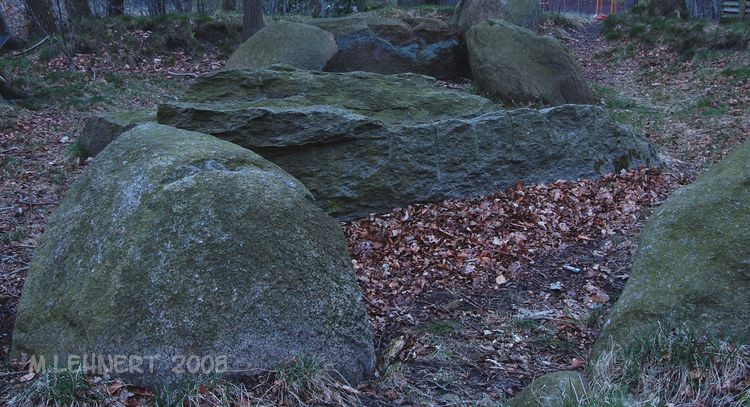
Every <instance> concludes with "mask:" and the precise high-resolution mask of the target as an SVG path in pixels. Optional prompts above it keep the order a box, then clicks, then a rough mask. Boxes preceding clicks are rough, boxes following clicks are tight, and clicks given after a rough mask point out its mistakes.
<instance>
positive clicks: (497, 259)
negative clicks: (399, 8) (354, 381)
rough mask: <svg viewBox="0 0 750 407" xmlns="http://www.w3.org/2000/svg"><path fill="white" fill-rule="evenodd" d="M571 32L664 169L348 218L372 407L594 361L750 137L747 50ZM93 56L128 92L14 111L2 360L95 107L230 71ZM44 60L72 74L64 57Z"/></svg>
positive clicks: (492, 390) (1, 204) (495, 396)
mask: <svg viewBox="0 0 750 407" xmlns="http://www.w3.org/2000/svg"><path fill="white" fill-rule="evenodd" d="M556 33H557V35H559V36H561V37H562V41H563V42H564V43H565V44H566V45H567V46H568V47H569V48H570V49H571V50H572V51H573V52H574V53H575V54H576V56H577V57H578V59H579V60H580V61H581V66H582V68H583V69H584V71H585V73H586V75H587V77H588V78H589V79H590V80H591V82H592V83H593V84H594V87H595V91H596V93H597V95H598V96H599V97H600V98H601V104H602V106H603V107H605V108H606V109H607V110H608V111H609V112H610V113H611V114H612V116H613V117H614V118H615V119H616V120H618V121H620V122H622V123H624V124H628V125H631V126H633V127H634V128H635V129H637V131H639V132H641V133H642V134H644V135H645V136H646V137H648V138H649V139H650V140H651V141H652V142H653V143H654V144H655V145H657V147H658V148H659V151H660V153H661V156H662V158H663V160H664V162H665V164H666V165H665V167H664V168H662V169H660V170H648V169H642V170H636V171H631V172H629V173H622V174H613V175H610V176H607V177H605V178H603V179H601V180H586V181H560V182H556V183H550V184H548V185H542V186H538V185H532V186H523V185H519V186H518V187H517V188H515V189H512V190H509V191H498V192H497V193H496V194H491V195H488V196H485V197H480V198H475V199H467V200H452V201H446V202H441V203H434V204H427V205H414V206H410V207H408V208H403V209H398V210H395V211H393V212H391V213H389V214H383V215H373V216H370V217H367V218H363V219H358V220H354V221H351V222H346V223H342V227H343V228H344V230H345V232H346V236H347V239H348V243H349V247H350V250H351V252H352V257H353V259H354V264H355V270H356V272H357V276H358V279H359V282H360V285H361V287H362V290H363V292H364V293H365V297H366V299H367V303H368V309H369V311H370V316H371V319H372V323H373V326H374V327H375V330H376V347H377V350H378V355H379V361H378V367H379V377H378V379H377V380H376V381H374V382H372V383H368V384H365V385H363V386H361V387H360V388H359V389H358V390H359V392H360V393H359V394H360V397H361V400H362V402H363V403H365V404H372V405H425V404H445V405H450V404H462V405H478V404H482V403H486V404H492V403H497V402H499V401H502V400H505V399H506V398H507V397H510V396H512V395H514V394H515V393H517V392H518V391H519V390H520V389H521V388H523V387H524V386H525V385H526V384H528V383H529V382H530V381H531V380H532V379H533V378H535V377H538V376H540V375H542V374H544V373H546V372H550V371H556V370H571V369H572V370H583V368H584V367H585V364H586V358H587V353H588V351H589V349H590V347H591V345H592V342H593V340H594V339H595V338H596V335H597V329H598V327H599V323H600V320H601V317H602V315H603V314H604V313H605V312H606V310H607V308H608V307H609V306H610V305H611V304H612V303H613V301H615V300H616V299H617V296H618V295H619V293H620V292H621V290H622V289H623V287H624V285H625V284H626V282H627V278H628V276H629V274H630V272H631V270H630V267H631V259H632V255H633V253H634V251H635V249H636V246H637V243H636V236H637V233H638V231H639V229H640V227H641V226H642V225H643V223H644V222H645V220H646V219H647V217H648V215H649V214H650V213H651V211H652V210H653V208H654V207H655V206H656V205H658V204H659V203H660V202H662V201H663V200H664V199H665V198H666V197H667V196H668V194H669V193H670V192H671V191H673V190H674V189H675V188H677V187H678V186H679V185H680V184H684V183H687V182H689V181H690V180H691V179H693V178H694V177H695V176H696V175H697V174H699V173H700V172H701V171H702V170H704V169H705V168H706V167H707V166H708V165H710V164H711V163H712V162H715V161H716V160H718V159H720V158H721V157H723V156H724V155H725V154H726V153H727V152H728V151H730V150H731V148H732V147H733V146H734V145H736V144H737V143H739V142H741V141H742V140H744V139H746V138H747V137H748V136H750V121H749V120H748V114H750V109H749V107H750V106H748V105H749V104H750V100H749V96H748V95H750V92H748V91H749V90H750V84H749V83H748V80H747V79H745V80H744V81H742V80H737V79H736V78H733V77H731V76H726V75H723V74H722V72H725V71H726V70H727V69H728V68H729V67H733V66H747V65H748V51H747V50H742V51H722V52H717V53H713V54H711V55H704V56H703V57H702V58H703V59H700V58H698V59H695V58H694V59H693V60H681V59H680V57H679V56H677V55H676V54H675V53H674V52H673V51H670V50H669V48H667V47H666V46H651V47H645V48H644V47H642V46H640V45H639V44H636V43H632V42H628V41H618V42H613V43H609V42H606V41H604V39H603V38H602V36H601V33H600V26H599V25H586V26H583V27H581V28H577V29H567V30H564V31H560V30H558V31H556ZM28 58H31V59H32V62H36V60H34V58H36V57H35V56H29V57H28ZM77 58H78V59H76V61H74V62H73V64H74V66H75V67H76V69H78V70H79V73H81V74H82V75H88V77H89V79H90V80H92V81H94V82H96V83H95V84H94V85H92V89H93V90H92V92H94V91H95V90H97V89H100V88H101V87H104V86H109V83H107V81H109V82H114V83H118V82H117V81H120V82H119V85H117V86H115V90H117V91H118V94H117V96H113V97H112V99H111V100H108V101H106V103H88V104H84V105H85V106H86V110H84V109H81V108H80V107H77V106H75V105H73V106H66V107H59V106H41V107H37V108H35V109H33V110H30V109H26V108H23V107H15V106H0V171H1V172H0V173H1V174H2V182H0V252H1V253H2V259H0V355H4V354H6V352H7V350H8V346H9V344H10V339H11V333H12V326H13V320H14V315H15V308H16V305H17V303H18V300H19V298H20V295H21V291H22V287H23V280H24V277H25V275H26V273H27V271H28V269H29V263H30V261H31V256H32V253H33V249H34V247H35V244H36V241H37V239H38V238H39V236H40V234H41V233H42V232H43V230H44V225H45V220H46V219H47V216H48V215H49V214H50V212H51V211H52V210H54V208H55V206H56V205H57V203H58V202H59V201H60V199H61V198H62V197H63V196H64V194H65V191H66V189H67V187H68V185H70V183H71V182H72V181H74V180H75V178H76V177H77V175H79V174H80V172H81V171H82V170H83V168H84V167H85V165H86V162H85V161H82V160H79V159H78V158H77V157H75V155H74V154H71V146H72V145H74V144H73V141H74V140H75V138H76V132H77V131H78V129H79V128H80V123H81V119H82V118H83V117H84V116H85V114H86V112H87V110H97V109H106V110H118V109H122V108H128V109H130V108H132V107H133V106H143V107H154V106H155V105H156V104H157V103H158V102H160V101H161V100H166V99H167V98H172V97H174V94H175V93H178V92H179V89H180V88H182V87H184V86H186V84H187V83H189V81H190V78H189V77H185V76H176V75H171V74H169V73H168V72H170V71H173V70H177V69H178V68H179V71H180V72H196V73H200V72H203V71H209V70H212V69H215V68H216V67H217V66H219V65H220V62H218V57H216V56H215V55H213V56H212V55H209V56H201V57H189V56H185V57H183V58H181V59H179V61H177V62H176V63H175V65H174V66H172V67H171V68H170V67H164V66H161V65H160V63H159V62H158V61H160V60H161V59H160V58H161V56H159V55H156V56H153V57H150V58H148V60H143V61H135V62H136V63H135V66H133V64H129V65H127V66H125V65H116V64H115V65H113V64H110V63H108V62H106V61H105V59H96V58H91V57H87V56H85V55H83V56H78V57H77ZM45 64H46V68H47V69H48V70H50V71H52V72H58V71H61V72H62V71H66V70H68V69H70V68H69V66H70V61H65V60H64V58H62V57H58V58H52V59H51V60H49V61H47V62H46V63H45ZM92 66H93V67H97V66H100V67H101V68H100V69H99V70H98V71H97V70H93V69H91V67H92ZM17 69H18V68H17ZM94 72H99V74H98V75H96V74H92V73H94ZM15 73H16V74H20V72H19V71H16V72H15ZM105 73H109V74H112V75H110V76H107V75H105ZM114 74H117V76H113V75H114ZM97 81H98V82H97ZM101 81H105V83H102V82H101ZM87 86H88V85H87ZM451 86H453V85H451ZM456 86H457V87H467V86H466V85H465V83H463V84H459V85H456ZM134 89H135V90H134ZM73 153H75V152H74V151H73ZM552 225H554V226H552ZM0 359H4V358H0Z"/></svg>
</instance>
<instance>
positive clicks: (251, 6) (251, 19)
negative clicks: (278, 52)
mask: <svg viewBox="0 0 750 407" xmlns="http://www.w3.org/2000/svg"><path fill="white" fill-rule="evenodd" d="M263 26H264V24H263V0H242V36H243V37H244V39H245V40H247V39H248V38H250V37H252V36H253V34H255V33H257V32H258V31H260V29H261V28H263Z"/></svg>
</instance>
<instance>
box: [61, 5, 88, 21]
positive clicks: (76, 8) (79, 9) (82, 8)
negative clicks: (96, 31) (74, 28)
mask: <svg viewBox="0 0 750 407" xmlns="http://www.w3.org/2000/svg"><path fill="white" fill-rule="evenodd" d="M66 5H67V6H68V14H69V15H70V17H72V19H77V18H85V17H91V7H89V2H88V0H67V2H66Z"/></svg>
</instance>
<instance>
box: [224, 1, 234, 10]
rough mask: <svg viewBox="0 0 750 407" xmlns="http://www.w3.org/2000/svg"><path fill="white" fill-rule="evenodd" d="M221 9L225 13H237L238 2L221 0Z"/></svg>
mask: <svg viewBox="0 0 750 407" xmlns="http://www.w3.org/2000/svg"><path fill="white" fill-rule="evenodd" d="M221 9H222V10H224V11H236V10H237V2H236V1H235V0H221Z"/></svg>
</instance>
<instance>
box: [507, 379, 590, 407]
mask: <svg viewBox="0 0 750 407" xmlns="http://www.w3.org/2000/svg"><path fill="white" fill-rule="evenodd" d="M587 393H588V385H587V383H586V379H584V377H583V376H582V375H581V374H580V373H578V372H574V371H564V372H553V373H547V374H546V375H544V376H541V377H537V378H536V379H534V381H533V382H531V384H529V385H528V386H526V388H524V389H523V390H521V392H520V393H518V394H517V395H516V396H515V397H513V398H512V399H511V400H510V402H509V403H508V407H552V406H574V405H578V402H579V400H583V399H585V398H586V395H587Z"/></svg>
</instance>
